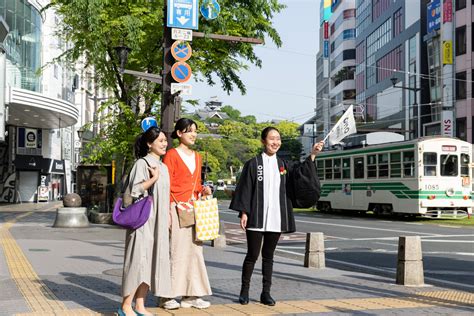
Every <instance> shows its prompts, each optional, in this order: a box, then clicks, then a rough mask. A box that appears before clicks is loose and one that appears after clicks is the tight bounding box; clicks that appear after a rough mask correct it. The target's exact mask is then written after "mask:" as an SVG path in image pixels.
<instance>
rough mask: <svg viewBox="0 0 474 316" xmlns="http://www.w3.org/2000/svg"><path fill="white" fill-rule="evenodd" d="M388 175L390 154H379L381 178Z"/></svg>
mask: <svg viewBox="0 0 474 316" xmlns="http://www.w3.org/2000/svg"><path fill="white" fill-rule="evenodd" d="M386 177H388V154H379V178H386Z"/></svg>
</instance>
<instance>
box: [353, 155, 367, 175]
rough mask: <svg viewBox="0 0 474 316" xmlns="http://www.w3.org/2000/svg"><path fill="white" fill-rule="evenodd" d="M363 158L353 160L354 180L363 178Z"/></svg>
mask: <svg viewBox="0 0 474 316" xmlns="http://www.w3.org/2000/svg"><path fill="white" fill-rule="evenodd" d="M364 170H365V168H364V157H358V158H354V178H356V179H363V178H364Z"/></svg>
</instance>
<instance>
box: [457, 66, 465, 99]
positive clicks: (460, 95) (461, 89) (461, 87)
mask: <svg viewBox="0 0 474 316" xmlns="http://www.w3.org/2000/svg"><path fill="white" fill-rule="evenodd" d="M465 98H466V72H465V71H463V72H458V73H457V74H456V99H457V100H462V99H465Z"/></svg>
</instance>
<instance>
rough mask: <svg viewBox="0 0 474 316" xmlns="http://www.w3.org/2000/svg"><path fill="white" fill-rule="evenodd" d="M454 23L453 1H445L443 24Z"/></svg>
mask: <svg viewBox="0 0 474 316" xmlns="http://www.w3.org/2000/svg"><path fill="white" fill-rule="evenodd" d="M446 22H453V0H443V23H446Z"/></svg>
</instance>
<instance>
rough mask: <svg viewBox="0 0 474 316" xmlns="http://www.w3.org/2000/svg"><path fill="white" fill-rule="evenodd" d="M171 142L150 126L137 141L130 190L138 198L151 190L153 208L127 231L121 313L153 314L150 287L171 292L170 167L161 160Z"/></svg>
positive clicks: (162, 292) (154, 290) (157, 294)
mask: <svg viewBox="0 0 474 316" xmlns="http://www.w3.org/2000/svg"><path fill="white" fill-rule="evenodd" d="M167 146H168V142H167V139H166V135H165V134H164V133H163V132H162V131H161V130H160V129H159V128H158V127H151V128H149V129H148V130H147V131H146V132H144V133H142V134H140V135H139V136H138V137H137V140H136V142H135V156H136V158H137V161H136V162H135V164H134V165H133V168H132V170H131V171H130V176H129V186H130V192H131V195H132V197H134V198H138V197H140V196H147V195H148V191H149V190H151V193H152V194H153V209H152V211H151V212H150V217H149V218H148V221H147V222H146V223H145V224H144V225H143V226H142V227H139V228H137V229H135V230H127V233H126V239H125V259H124V264H123V276H122V297H123V300H122V306H121V307H120V308H119V310H118V314H119V315H120V316H124V315H152V314H151V313H149V312H147V310H146V309H145V299H146V296H147V293H148V290H149V289H150V288H151V291H152V292H153V294H154V295H156V296H162V295H165V296H166V295H169V293H170V292H171V272H170V258H169V229H168V227H169V223H168V221H169V218H168V217H169V205H170V193H169V192H170V180H169V174H168V168H167V167H166V165H165V164H163V163H162V162H161V156H163V155H164V154H165V153H166V148H167ZM133 300H135V306H134V308H133V307H132V303H133Z"/></svg>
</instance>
